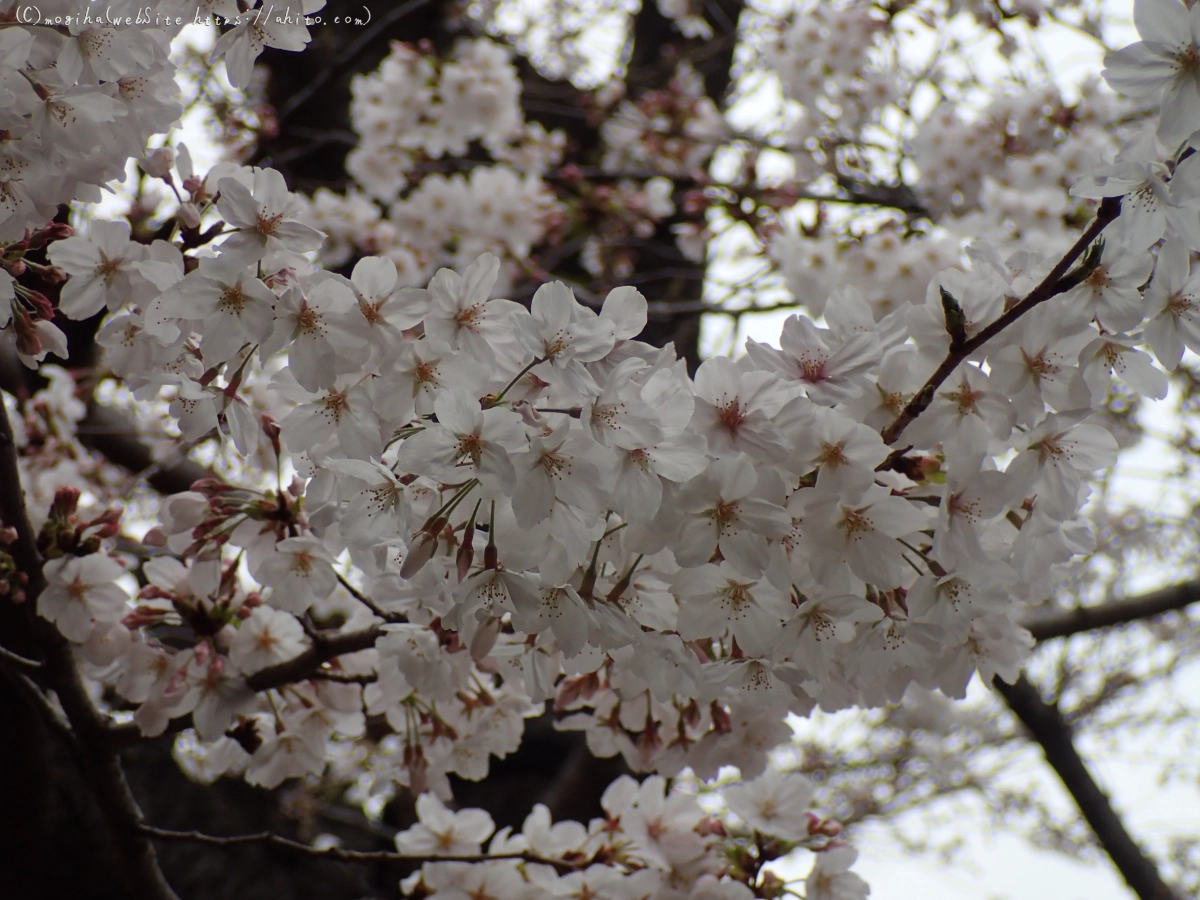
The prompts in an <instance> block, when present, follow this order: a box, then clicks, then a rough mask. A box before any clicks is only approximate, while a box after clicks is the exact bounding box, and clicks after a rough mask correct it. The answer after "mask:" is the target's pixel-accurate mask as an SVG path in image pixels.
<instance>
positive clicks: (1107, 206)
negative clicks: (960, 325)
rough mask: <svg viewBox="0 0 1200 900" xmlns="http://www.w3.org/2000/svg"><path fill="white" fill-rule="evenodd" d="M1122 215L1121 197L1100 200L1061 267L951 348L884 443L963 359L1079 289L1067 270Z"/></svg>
mask: <svg viewBox="0 0 1200 900" xmlns="http://www.w3.org/2000/svg"><path fill="white" fill-rule="evenodd" d="M1120 214H1121V198H1120V197H1107V198H1105V199H1104V200H1102V201H1100V206H1099V207H1098V208H1097V209H1096V218H1095V219H1093V220H1092V224H1091V225H1089V226H1088V227H1087V230H1086V231H1085V232H1084V233H1083V234H1082V235H1080V236H1079V240H1077V241H1076V242H1075V243H1074V245H1073V246H1072V247H1071V249H1070V250H1068V251H1067V253H1066V255H1065V256H1063V258H1062V259H1060V260H1059V261H1058V264H1057V265H1055V267H1054V268H1053V269H1051V270H1050V274H1048V275H1047V276H1046V277H1045V278H1043V279H1042V282H1041V284H1039V285H1038V286H1037V287H1035V288H1034V289H1033V290H1032V291H1030V292H1029V293H1028V294H1027V295H1026V296H1025V298H1024V299H1022V300H1021V301H1020V302H1018V303H1017V304H1016V305H1014V306H1013V307H1012V308H1011V309H1010V310H1008V312H1006V313H1004V315H1002V316H1000V318H998V319H996V321H994V322H992V323H991V324H989V325H988V326H987V327H986V328H983V329H982V330H980V332H979V333H978V334H976V335H975V336H974V337H972V338H971V339H970V340H967V341H963V342H962V343H961V344H958V345H956V346H954V347H952V348H951V349H950V352H949V353H947V354H946V358H945V359H944V360H942V363H941V365H939V366H938V367H937V369H936V370H935V371H934V373H933V374H932V375H930V376H929V380H928V381H926V382H925V384H924V385H923V386H922V387H921V389H920V390H919V391H917V393H916V395H915V396H914V397H913V398H912V399H911V400H910V401H908V405H907V406H905V407H904V410H903V411H902V412H901V413H900V415H898V416H896V419H895V421H893V422H892V424H891V425H889V426H888V427H887V428H885V429H883V431H882V432H881V433H880V437H882V438H883V441H884V443H885V444H894V443H895V442H896V440H897V439H898V438H899V437H900V435H901V434H902V433H903V432H904V429H905V428H907V427H908V426H909V425H910V424H911V423H912V421H913V420H914V419H916V418H917V416H919V415H921V413H923V412H924V411H925V410H926V409H928V408H929V404H930V403H932V402H933V395H934V394H935V393H936V392H937V389H938V388H939V387H940V386H941V384H942V382H943V381H945V380H946V379H947V378H949V377H950V375H951V374H952V373H953V372H954V370H955V369H957V368H958V366H959V364H960V363H962V361H963V360H965V359H966V358H967V357H969V356H970V355H971V354H972V353H974V352H975V351H976V350H978V349H979V348H980V347H982V346H983V345H984V344H986V343H987V342H988V341H990V340H991V339H992V338H994V337H995V336H996V335H998V334H999V333H1000V332H1002V331H1003V330H1004V329H1005V328H1007V327H1008V326H1009V325H1011V324H1012V323H1013V322H1015V321H1017V319H1019V318H1021V316H1023V315H1025V313H1027V312H1029V311H1030V310H1031V309H1033V308H1034V307H1035V306H1037V305H1038V304H1040V303H1044V302H1045V301H1047V300H1049V299H1050V298H1051V297H1054V296H1057V295H1058V294H1061V293H1063V292H1064V291H1068V290H1070V289H1071V288H1073V287H1075V286H1076V284H1077V282H1074V281H1073V279H1070V278H1067V277H1065V276H1066V275H1067V270H1068V269H1069V268H1071V266H1072V264H1074V262H1075V260H1077V259H1078V258H1079V257H1080V256H1082V255H1083V253H1084V251H1086V250H1087V248H1088V247H1090V246H1091V245H1092V242H1093V241H1094V240H1096V238H1097V237H1099V236H1100V232H1102V231H1103V230H1104V229H1105V228H1107V227H1108V225H1109V224H1110V223H1111V222H1112V221H1113V220H1114V219H1116V218H1117V216H1119V215H1120Z"/></svg>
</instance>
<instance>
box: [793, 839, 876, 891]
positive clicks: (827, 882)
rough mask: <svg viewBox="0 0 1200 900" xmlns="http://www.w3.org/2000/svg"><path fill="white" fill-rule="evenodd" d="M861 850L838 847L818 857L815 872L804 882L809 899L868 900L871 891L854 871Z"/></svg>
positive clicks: (832, 847) (823, 851)
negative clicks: (853, 866)
mask: <svg viewBox="0 0 1200 900" xmlns="http://www.w3.org/2000/svg"><path fill="white" fill-rule="evenodd" d="M856 859H858V851H857V850H855V849H854V848H853V847H849V846H847V845H845V844H835V845H831V846H829V847H827V848H826V849H824V850H822V851H821V852H820V853H818V854H817V861H816V862H815V863H813V867H812V871H811V872H810V873H809V875H808V878H807V879H805V881H804V898H805V900H866V898H867V896H868V895H869V894H870V893H871V888H870V887H869V886H868V885H867V883H866V882H865V881H863V880H862V879H861V878H860V877H859V876H857V875H855V874H854V873H853V872H851V871H850V867H851V866H852V865H854V861H855V860H856Z"/></svg>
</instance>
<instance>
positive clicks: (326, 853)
mask: <svg viewBox="0 0 1200 900" xmlns="http://www.w3.org/2000/svg"><path fill="white" fill-rule="evenodd" d="M138 830H139V831H141V832H142V834H146V835H149V836H150V837H152V838H154V839H155V840H160V841H189V842H192V843H196V844H205V845H207V846H209V847H240V846H245V845H254V844H267V845H269V846H271V847H278V848H279V849H281V850H288V851H290V852H292V853H296V854H299V855H302V856H308V857H313V858H316V859H334V860H337V861H338V862H360V863H376V862H408V863H425V862H463V863H482V862H494V861H496V860H503V859H508V860H516V861H519V862H526V863H536V864H538V865H543V866H553V867H554V869H555V870H557V871H558V872H559V873H560V874H566V873H568V872H574V871H577V870H578V869H582V868H585V867H586V866H587V865H588V864H589V863H590V860H581V861H579V862H567V861H566V860H561V859H550V858H548V857H545V856H538V855H537V854H536V853H497V854H495V855H492V856H488V855H484V854H459V855H454V856H421V855H416V854H410V853H397V852H396V851H394V850H346V849H344V848H342V847H328V848H325V849H318V848H317V847H312V846H310V845H308V844H304V843H301V842H300V841H293V840H291V839H289V838H285V837H283V836H282V835H279V834H273V833H272V832H269V831H261V832H258V833H257V834H237V835H230V836H228V837H222V836H219V835H214V834H205V833H204V832H202V831H171V830H168V829H166V828H156V827H155V826H153V825H146V824H144V823H143V824H142V825H140V826H138Z"/></svg>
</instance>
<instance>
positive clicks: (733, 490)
mask: <svg viewBox="0 0 1200 900" xmlns="http://www.w3.org/2000/svg"><path fill="white" fill-rule="evenodd" d="M756 487H758V475H757V473H756V472H755V471H754V466H753V465H751V463H750V461H749V460H748V459H746V457H744V456H736V457H731V458H728V459H721V460H718V461H717V462H715V463H713V464H712V465H711V466H709V468H708V470H707V471H705V472H703V473H702V474H700V475H697V476H696V477H695V478H693V479H692V480H691V481H689V482H688V483H687V484H686V485H684V487H683V489H682V490H681V491H680V492H679V496H678V498H677V500H676V506H677V508H678V510H679V511H680V512H681V513H683V514H684V515H683V516H682V521H681V523H680V525H679V533H678V535H677V536H676V538H675V543H674V550H675V556H676V559H677V560H678V561H679V564H680V565H681V566H699V565H703V564H704V563H706V562H708V561H709V560H710V559H711V558H712V557H713V554H714V553H716V552H717V550H718V549H719V550H720V552H721V556H722V557H723V558H724V559H726V560H728V561H729V563H730V565H732V566H733V567H734V568H735V569H736V570H737V571H738V572H740V573H742V574H743V575H746V576H748V577H750V578H757V577H758V576H759V575H761V574H762V573H763V570H764V569H765V568H766V567H767V563H768V560H769V557H770V549H769V547H768V542H769V541H777V540H778V539H779V538H781V537H783V535H784V534H786V533H787V529H788V525H789V521H788V516H787V513H786V512H784V510H783V508H782V507H780V506H777V505H775V504H773V503H771V502H770V501H768V500H766V499H764V498H762V497H757V496H754V491H755V488H756Z"/></svg>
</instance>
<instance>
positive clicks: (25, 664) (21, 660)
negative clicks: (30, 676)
mask: <svg viewBox="0 0 1200 900" xmlns="http://www.w3.org/2000/svg"><path fill="white" fill-rule="evenodd" d="M0 658H2V659H6V660H8V661H9V662H10V663H12V664H13V665H15V666H20V667H21V668H22V669H40V668H41V667H42V664H41V663H40V662H38V661H37V660H36V659H26V658H25V657H24V656H22V655H21V654H20V653H13V652H12V651H11V650H9V649H8V648H7V647H5V646H2V645H0Z"/></svg>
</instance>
